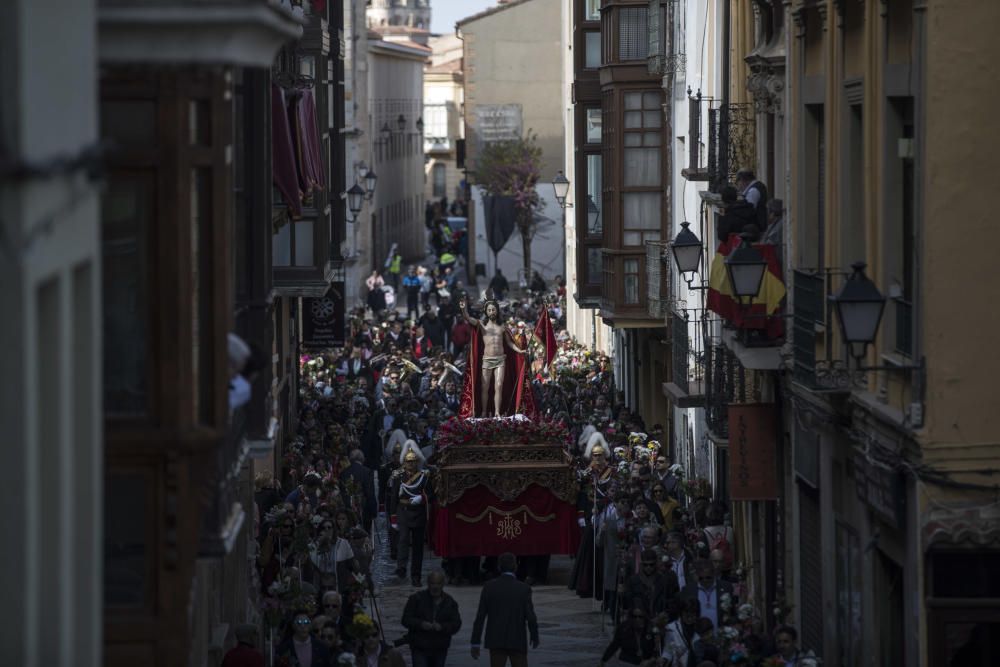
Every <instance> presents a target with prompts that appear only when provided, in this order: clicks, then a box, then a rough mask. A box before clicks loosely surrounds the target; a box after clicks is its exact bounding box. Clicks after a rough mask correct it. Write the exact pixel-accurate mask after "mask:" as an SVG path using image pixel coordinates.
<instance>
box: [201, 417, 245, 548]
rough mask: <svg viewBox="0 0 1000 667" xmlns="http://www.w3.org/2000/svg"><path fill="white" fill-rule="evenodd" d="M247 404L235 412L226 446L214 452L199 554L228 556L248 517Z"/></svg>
mask: <svg viewBox="0 0 1000 667" xmlns="http://www.w3.org/2000/svg"><path fill="white" fill-rule="evenodd" d="M246 424H247V407H246V406H243V407H241V408H238V409H237V410H235V411H233V414H232V416H231V417H230V424H229V430H228V432H227V434H226V436H225V438H224V439H223V441H222V445H221V446H220V447H219V449H218V450H217V451H216V452H215V453H214V454H213V455H212V456H213V459H212V461H211V463H210V471H209V473H208V484H209V492H208V506H207V508H206V510H205V514H204V517H203V520H202V526H201V538H200V541H199V546H198V554H199V556H202V557H213V556H215V557H218V556H225V555H226V554H228V553H229V552H230V551H231V550H232V548H233V543H234V542H235V541H236V537H237V536H238V535H239V533H240V528H241V527H242V526H243V522H244V521H245V520H246V512H245V511H244V509H243V501H242V495H243V489H242V488H241V485H242V481H241V479H240V476H241V472H242V469H243V465H244V463H245V461H246V458H247V452H248V447H247V443H246Z"/></svg>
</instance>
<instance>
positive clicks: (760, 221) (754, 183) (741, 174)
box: [736, 169, 767, 229]
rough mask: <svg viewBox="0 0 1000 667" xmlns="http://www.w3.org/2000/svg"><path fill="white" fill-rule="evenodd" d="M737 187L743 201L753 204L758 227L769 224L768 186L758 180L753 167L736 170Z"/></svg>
mask: <svg viewBox="0 0 1000 667" xmlns="http://www.w3.org/2000/svg"><path fill="white" fill-rule="evenodd" d="M736 187H737V188H738V189H739V191H740V194H741V195H743V201H745V202H746V203H748V204H750V205H751V206H753V209H754V212H755V213H756V214H757V227H758V228H760V229H764V227H765V226H766V225H767V211H766V210H765V208H764V207H765V206H766V205H767V186H766V185H764V184H763V183H761V182H760V181H758V180H757V177H756V176H755V175H754V173H753V170H752V169H740V170H739V171H738V172H736Z"/></svg>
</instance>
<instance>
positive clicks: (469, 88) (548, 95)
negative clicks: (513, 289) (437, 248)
mask: <svg viewBox="0 0 1000 667" xmlns="http://www.w3.org/2000/svg"><path fill="white" fill-rule="evenodd" d="M561 12H562V9H561V4H560V1H559V0H513V1H511V2H505V3H499V4H497V5H496V6H494V7H491V8H489V9H486V10H484V11H482V12H479V13H478V14H474V15H472V16H469V17H466V18H464V19H462V20H461V21H459V22H458V23H457V24H456V31H457V34H458V36H459V38H460V39H461V40H462V44H463V56H462V57H463V64H464V71H465V113H464V124H465V130H464V132H465V138H466V144H465V146H466V151H465V152H466V156H465V161H466V169H467V173H468V174H469V181H470V183H471V185H472V186H473V188H472V190H473V193H474V194H473V197H472V198H473V200H474V201H473V202H471V203H472V204H473V206H470V222H469V224H470V255H471V256H470V258H469V261H470V267H475V268H476V271H477V272H478V273H479V275H482V276H484V277H486V279H487V282H488V281H489V279H491V278H492V276H493V275H494V273H495V272H496V270H497V268H500V269H501V270H502V271H504V272H505V274H506V275H507V276H508V279H509V280H510V282H511V283H512V284H513V283H514V282H515V281H516V282H517V283H518V284H521V285H523V286H526V285H527V283H528V281H529V280H530V278H531V276H530V275H526V273H527V271H526V269H525V265H524V255H525V253H524V250H523V247H524V246H523V240H522V238H521V235H520V233H519V231H517V230H515V232H514V234H513V235H512V236H511V237H510V238H509V239H508V240H507V242H506V243H505V244H504V246H503V247H502V248H501V249H500V250H499V251H497V252H496V253H494V252H493V251H492V249H490V248H489V246H488V244H487V237H486V232H485V228H484V227H482V225H483V222H482V215H481V208H482V200H481V198H480V197H479V195H478V194H475V193H478V189H477V188H476V187H475V184H476V177H475V169H476V166H475V163H476V156H477V154H478V153H479V152H480V151H481V150H482V147H483V146H485V145H487V144H489V143H492V142H498V141H504V140H510V139H516V138H520V137H527V136H531V137H532V138H533V139H534V141H535V143H536V145H537V146H538V147H539V148H540V149H541V153H542V160H541V162H542V164H541V169H540V179H539V184H540V185H539V187H538V188H537V190H538V191H539V193H540V196H541V198H542V199H543V200H544V201H543V202H542V205H541V206H539V207H538V208H537V209H536V210H535V211H534V219H535V222H534V225H535V226H534V236H533V237H532V240H531V242H530V243H531V245H530V248H531V268H530V271H538V272H539V273H540V274H541V275H542V276H543V277H544V278H546V279H548V280H551V279H553V278H554V277H555V276H557V275H560V276H563V275H565V239H564V236H563V227H564V225H563V223H562V216H563V212H562V209H561V208H560V207H558V206H557V205H556V202H555V199H554V195H553V191H552V186H551V185H550V184H551V182H552V179H553V178H554V177H555V176H556V174H557V173H559V172H561V171H564V169H565V164H564V149H565V146H564V141H565V139H564V137H565V128H564V125H563V110H562V105H561V101H560V98H559V96H558V95H557V94H554V92H553V91H558V90H560V88H561V85H562V60H561V54H562V46H561V42H560V39H561V33H560V32H559V31H558V30H555V29H554V27H555V26H558V25H560V21H561V15H562V13H561ZM477 207H478V210H480V216H479V217H477V214H476V211H477ZM473 240H475V241H476V243H472V241H473ZM477 264H478V266H477ZM472 278H473V277H472V276H470V281H471V280H472Z"/></svg>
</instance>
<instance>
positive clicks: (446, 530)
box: [433, 484, 580, 558]
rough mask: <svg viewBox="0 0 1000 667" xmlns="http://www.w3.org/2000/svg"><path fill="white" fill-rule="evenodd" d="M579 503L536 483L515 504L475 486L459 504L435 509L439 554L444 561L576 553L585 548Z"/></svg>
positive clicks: (463, 496)
mask: <svg viewBox="0 0 1000 667" xmlns="http://www.w3.org/2000/svg"><path fill="white" fill-rule="evenodd" d="M576 514H577V513H576V505H573V504H571V503H567V502H564V501H562V500H560V499H559V498H557V497H556V496H555V495H554V494H553V493H552V492H551V491H549V490H548V489H546V488H544V487H541V486H539V485H537V484H531V485H529V486H528V488H527V489H525V490H524V493H522V494H521V495H520V496H518V497H517V498H516V499H514V500H512V501H503V500H500V499H499V498H497V497H496V496H495V495H493V494H492V493H490V491H489V490H487V489H486V487H484V486H482V485H479V486H474V487H472V488H471V489H469V490H468V491H466V492H465V493H464V494H462V497H461V498H459V499H458V500H457V501H456V502H453V503H452V504H450V505H447V506H445V507H440V506H438V507H436V508H435V512H434V530H433V536H434V537H433V540H434V541H433V544H434V552H435V553H437V554H438V555H439V556H442V557H452V558H457V557H460V556H498V555H500V554H502V553H504V552H505V551H509V552H511V553H513V554H515V555H517V556H538V555H545V554H575V553H576V550H577V548H578V547H579V546H580V528H579V527H578V526H577V523H576Z"/></svg>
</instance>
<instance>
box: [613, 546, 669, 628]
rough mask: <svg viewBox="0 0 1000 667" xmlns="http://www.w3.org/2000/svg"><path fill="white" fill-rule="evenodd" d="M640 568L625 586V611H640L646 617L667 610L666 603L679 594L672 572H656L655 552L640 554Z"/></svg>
mask: <svg viewBox="0 0 1000 667" xmlns="http://www.w3.org/2000/svg"><path fill="white" fill-rule="evenodd" d="M641 558H642V560H641V563H642V565H641V568H640V571H639V572H637V573H636V574H633V575H632V576H631V577H629V578H628V581H627V582H626V584H625V597H624V607H625V609H629V610H633V609H642V610H644V611H645V612H646V615H647V617H652V616H655V615H657V614H659V613H661V612H664V611H666V610H667V603H668V602H670V600H672V599H673V598H674V596H676V595H677V594H678V593H679V592H680V587H679V586H678V585H677V575H676V574H674V572H673V570H666V571H665V572H662V573H661V572H657V562H656V560H657V558H656V552H655V551H653V550H652V549H647V550H646V551H643V552H642V557H641Z"/></svg>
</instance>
